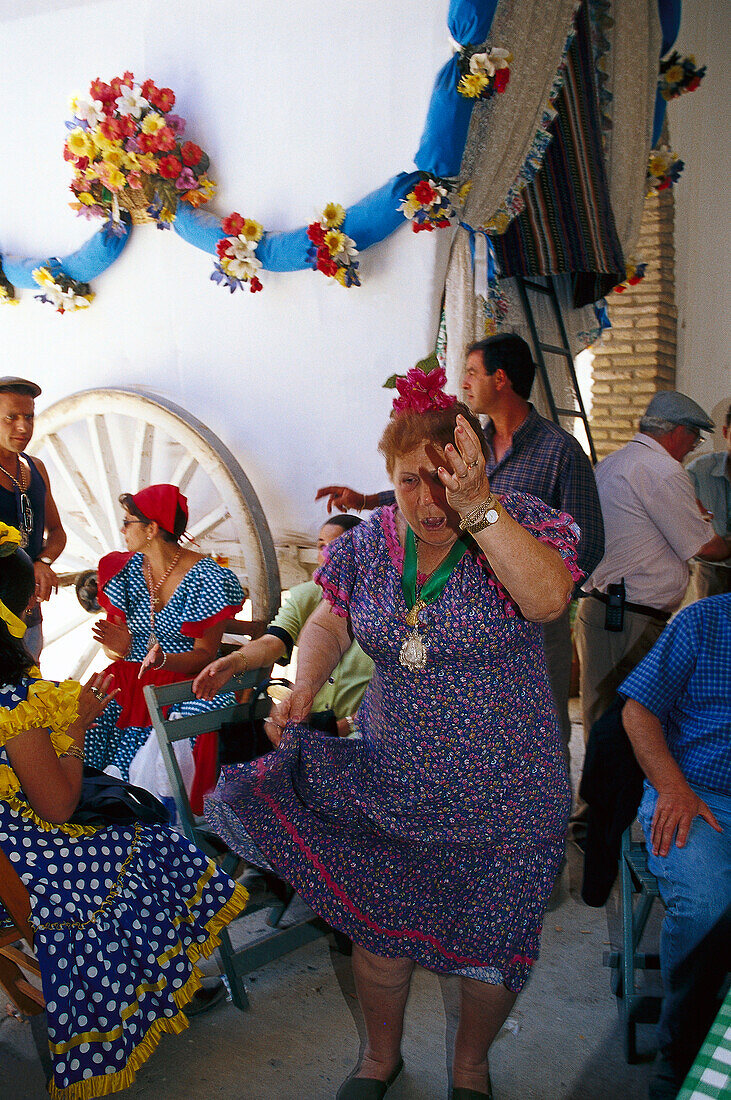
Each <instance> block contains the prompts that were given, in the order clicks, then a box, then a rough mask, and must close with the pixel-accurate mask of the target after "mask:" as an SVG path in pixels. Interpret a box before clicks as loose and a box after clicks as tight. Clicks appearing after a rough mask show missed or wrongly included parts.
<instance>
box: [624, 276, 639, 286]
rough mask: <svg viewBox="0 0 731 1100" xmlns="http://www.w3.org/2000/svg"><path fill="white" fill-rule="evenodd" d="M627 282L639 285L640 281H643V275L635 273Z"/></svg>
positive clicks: (631, 284)
mask: <svg viewBox="0 0 731 1100" xmlns="http://www.w3.org/2000/svg"><path fill="white" fill-rule="evenodd" d="M627 282H628V283H629V285H630V286H637V284H638V283H641V282H642V276H641V275H633V276H632V277H631V278H630V279H628V280H627Z"/></svg>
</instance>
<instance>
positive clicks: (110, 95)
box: [89, 77, 116, 106]
mask: <svg viewBox="0 0 731 1100" xmlns="http://www.w3.org/2000/svg"><path fill="white" fill-rule="evenodd" d="M89 93H90V95H91V98H92V99H98V100H99V101H100V102H101V103H103V104H104V105H105V106H108V105H109V104H110V103H113V102H114V100H115V99H116V96H115V95H114V92H113V91H112V89H111V88H110V87H109V85H108V84H105V83H104V81H102V80H100V79H99V77H97V78H96V80H92V82H91V87H90V88H89Z"/></svg>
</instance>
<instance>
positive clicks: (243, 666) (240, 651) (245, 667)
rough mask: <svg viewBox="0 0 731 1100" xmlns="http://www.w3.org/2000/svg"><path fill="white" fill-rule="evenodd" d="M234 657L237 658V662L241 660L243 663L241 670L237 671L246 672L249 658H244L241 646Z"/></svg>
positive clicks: (244, 653) (244, 652) (244, 654)
mask: <svg viewBox="0 0 731 1100" xmlns="http://www.w3.org/2000/svg"><path fill="white" fill-rule="evenodd" d="M236 657H237V660H243V662H244V663H243V665H242V666H241V668H240V669H239V672H246V670H247V668H248V667H249V658H248V657H247V656H246V651H245V650H244V648H243V646H242V648H241V649H240V650H239V651H238V653H237V654H236Z"/></svg>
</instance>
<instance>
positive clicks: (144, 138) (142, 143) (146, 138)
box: [137, 134, 158, 153]
mask: <svg viewBox="0 0 731 1100" xmlns="http://www.w3.org/2000/svg"><path fill="white" fill-rule="evenodd" d="M137 144H138V145H139V147H140V149H141V150H142V152H143V153H156V152H157V149H158V146H157V135H156V134H140V136H139V137H138V138H137Z"/></svg>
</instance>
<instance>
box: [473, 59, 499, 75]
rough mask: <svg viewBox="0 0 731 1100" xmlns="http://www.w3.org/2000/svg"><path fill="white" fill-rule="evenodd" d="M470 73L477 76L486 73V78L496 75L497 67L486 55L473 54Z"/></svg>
mask: <svg viewBox="0 0 731 1100" xmlns="http://www.w3.org/2000/svg"><path fill="white" fill-rule="evenodd" d="M470 72H471V73H474V74H475V76H479V75H480V74H482V73H484V74H485V76H494V75H495V66H494V65H493V63H492V61H491V60H490V58H489V57H488V55H487V54H486V53H473V54H472V57H471V58H470Z"/></svg>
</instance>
